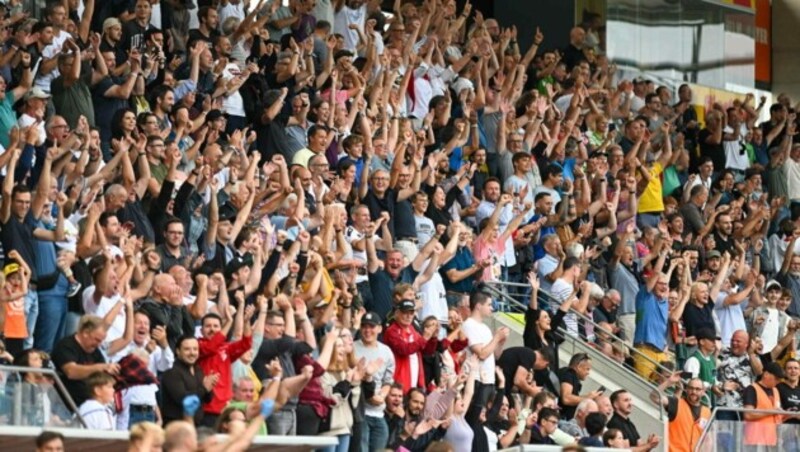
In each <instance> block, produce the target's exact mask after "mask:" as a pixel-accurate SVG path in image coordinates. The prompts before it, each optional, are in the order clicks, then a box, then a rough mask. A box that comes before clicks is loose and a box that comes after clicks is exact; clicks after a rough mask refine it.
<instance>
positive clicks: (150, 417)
mask: <svg viewBox="0 0 800 452" xmlns="http://www.w3.org/2000/svg"><path fill="white" fill-rule="evenodd" d="M155 421H156V412H155V411H149V412H148V411H140V410H130V415H129V416H128V428H131V427H133V426H134V425H136V424H138V423H140V422H155Z"/></svg>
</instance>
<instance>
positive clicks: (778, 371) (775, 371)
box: [764, 362, 784, 378]
mask: <svg viewBox="0 0 800 452" xmlns="http://www.w3.org/2000/svg"><path fill="white" fill-rule="evenodd" d="M764 372H769V373H771V374H772V375H775V378H783V376H784V375H783V369H782V368H781V365H780V364H778V363H776V362H771V363H767V364H764Z"/></svg>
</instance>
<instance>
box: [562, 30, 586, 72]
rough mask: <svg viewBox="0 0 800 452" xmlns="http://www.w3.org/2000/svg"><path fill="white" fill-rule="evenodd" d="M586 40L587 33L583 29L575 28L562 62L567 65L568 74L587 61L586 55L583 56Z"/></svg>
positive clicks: (570, 33) (570, 35) (571, 32)
mask: <svg viewBox="0 0 800 452" xmlns="http://www.w3.org/2000/svg"><path fill="white" fill-rule="evenodd" d="M585 40H586V31H584V29H583V28H581V27H575V28H573V29H572V30H570V32H569V45H568V46H567V48H566V49H564V57H563V59H562V61H563V62H564V64H566V65H567V72H569V71H572V68H574V67H575V66H577V65H578V63H580V62H581V61H586V55H584V54H583V46H584V41H585Z"/></svg>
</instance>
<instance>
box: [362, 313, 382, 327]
mask: <svg viewBox="0 0 800 452" xmlns="http://www.w3.org/2000/svg"><path fill="white" fill-rule="evenodd" d="M361 324H362V325H373V326H380V324H381V316H379V315H378V314H377V313H374V312H368V313H366V314H364V317H361Z"/></svg>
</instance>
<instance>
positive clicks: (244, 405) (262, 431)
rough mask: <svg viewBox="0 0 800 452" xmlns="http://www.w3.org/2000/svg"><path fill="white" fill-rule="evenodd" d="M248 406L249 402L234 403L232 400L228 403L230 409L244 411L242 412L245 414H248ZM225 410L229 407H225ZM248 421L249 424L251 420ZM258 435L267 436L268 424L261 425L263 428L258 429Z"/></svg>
mask: <svg viewBox="0 0 800 452" xmlns="http://www.w3.org/2000/svg"><path fill="white" fill-rule="evenodd" d="M247 405H248V403H247V402H237V401H234V400H231V401H230V402H228V407H234V408H236V409H239V410H242V411H244V412H245V414H246V413H247ZM225 408H227V407H225ZM247 421H248V422H249V421H250V419H248V420H247ZM258 434H259V435H263V436H267V423H266V422H264V423H263V424H261V428H259V429H258Z"/></svg>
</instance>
